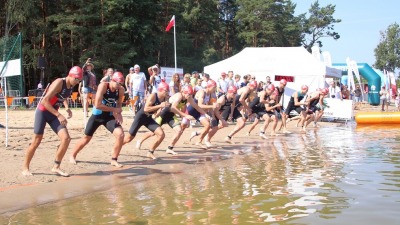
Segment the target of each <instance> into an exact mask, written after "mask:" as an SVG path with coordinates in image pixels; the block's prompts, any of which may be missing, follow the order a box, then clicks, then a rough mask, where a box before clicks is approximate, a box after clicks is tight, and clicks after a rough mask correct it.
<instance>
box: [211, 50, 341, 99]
mask: <svg viewBox="0 0 400 225" xmlns="http://www.w3.org/2000/svg"><path fill="white" fill-rule="evenodd" d="M230 70H232V71H233V72H234V74H240V75H241V76H242V77H243V76H244V75H246V74H251V75H254V76H255V77H256V80H257V81H263V82H265V78H266V76H270V77H271V81H272V82H273V83H274V84H275V85H278V82H279V80H280V79H281V78H286V80H288V81H289V82H288V83H287V86H286V91H285V98H284V102H283V104H284V105H285V106H286V105H287V103H288V100H289V98H290V96H291V95H292V93H293V92H294V91H295V90H300V87H301V85H303V84H306V85H308V86H309V87H310V89H309V90H310V91H314V90H316V89H317V88H322V87H324V86H325V78H332V77H336V78H340V77H341V76H342V71H341V70H338V69H334V68H331V67H328V66H326V65H325V64H324V63H323V62H321V61H319V60H317V59H316V58H315V57H314V56H312V55H311V54H310V53H309V52H308V51H307V50H306V49H305V48H303V47H269V48H268V47H267V48H262V47H259V48H245V49H243V50H242V51H241V52H239V53H238V54H236V55H234V56H232V57H230V58H227V59H225V60H222V61H220V62H217V63H214V64H211V65H208V66H206V67H204V73H208V74H210V77H211V78H212V79H214V80H218V78H219V76H220V74H221V72H228V71H230ZM290 81H292V82H290ZM286 99H287V100H286Z"/></svg>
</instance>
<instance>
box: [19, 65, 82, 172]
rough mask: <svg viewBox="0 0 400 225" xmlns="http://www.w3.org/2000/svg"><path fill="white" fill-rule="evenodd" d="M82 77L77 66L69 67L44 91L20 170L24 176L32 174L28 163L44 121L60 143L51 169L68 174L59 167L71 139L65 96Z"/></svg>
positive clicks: (68, 95)
mask: <svg viewBox="0 0 400 225" xmlns="http://www.w3.org/2000/svg"><path fill="white" fill-rule="evenodd" d="M82 78H83V73H82V69H81V68H80V67H79V66H74V67H72V68H71V69H70V71H69V73H68V76H67V77H65V78H58V79H56V80H55V81H53V83H52V84H51V85H50V86H49V88H48V90H47V91H46V93H45V95H44V97H43V99H42V100H41V102H40V103H39V105H38V108H37V110H36V112H35V122H34V128H33V131H34V136H33V139H32V143H31V144H30V146H29V147H28V149H27V151H26V155H25V161H24V167H23V171H22V174H23V175H24V176H31V175H32V173H31V172H30V168H29V165H30V163H31V160H32V158H33V155H34V154H35V151H36V149H37V148H38V147H39V145H40V143H41V141H42V139H43V134H44V128H45V127H46V123H48V124H49V125H50V127H51V129H52V130H53V131H54V132H55V133H56V134H57V135H58V137H59V138H60V145H59V146H58V149H57V152H56V157H55V160H54V166H53V168H52V169H51V171H52V172H54V173H56V174H58V175H61V176H69V174H68V173H66V172H64V171H62V170H61V168H60V164H61V161H62V159H63V157H64V155H65V152H66V151H67V148H68V145H69V143H70V141H71V137H70V136H69V133H68V130H67V123H68V121H67V119H69V118H71V117H72V111H71V110H70V109H69V107H68V102H67V98H69V97H70V96H71V93H72V89H73V87H74V86H75V85H77V84H78V83H79V82H81V81H82ZM61 105H64V107H65V108H66V112H67V113H68V116H67V118H66V117H64V115H63V114H61V113H60V112H59V111H58V109H59V108H60V106H61Z"/></svg>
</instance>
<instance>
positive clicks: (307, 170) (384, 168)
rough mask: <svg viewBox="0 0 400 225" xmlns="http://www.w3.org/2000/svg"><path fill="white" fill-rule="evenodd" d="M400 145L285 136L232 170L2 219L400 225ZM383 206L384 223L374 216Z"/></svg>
mask: <svg viewBox="0 0 400 225" xmlns="http://www.w3.org/2000/svg"><path fill="white" fill-rule="evenodd" d="M398 137H399V131H396V130H388V129H382V130H379V129H378V130H377V129H368V128H355V127H352V126H340V127H324V128H320V129H316V130H310V131H308V132H307V133H306V134H304V133H295V134H292V135H290V136H279V137H275V138H271V139H270V140H267V141H265V142H260V143H256V145H255V146H251V147H249V148H247V149H244V150H243V151H242V154H240V155H235V154H233V155H231V156H230V157H228V158H229V159H227V160H221V161H218V160H216V161H212V162H208V161H207V160H205V161H202V162H198V163H196V164H193V165H189V166H188V168H187V169H185V171H182V173H179V174H172V175H165V176H157V177H154V178H152V179H145V180H144V181H143V182H139V183H133V184H129V185H124V186H116V187H115V188H113V189H112V190H109V191H106V192H102V193H95V194H92V195H88V196H84V197H79V198H75V199H72V200H68V201H63V202H58V203H55V204H50V205H45V206H41V207H36V208H31V209H29V210H26V211H22V212H20V213H18V214H16V215H13V216H12V217H11V218H6V217H4V218H3V219H4V221H7V222H8V220H9V221H10V223H9V224H54V223H57V224H110V223H112V224H253V223H273V224H287V223H296V224H310V223H312V224H371V223H374V221H376V223H382V224H396V223H397V222H398V221H399V217H398V214H397V211H396V209H399V208H400V151H399V148H398V147H397V141H398ZM248 144H249V146H250V143H248ZM253 145H254V144H253ZM217 158H218V157H217ZM221 158H222V157H221ZM111 178H112V179H119V178H117V177H116V176H111ZM112 179H111V180H110V182H114V181H113V180H112ZM377 205H379V207H380V211H381V212H382V211H383V210H384V211H383V213H381V214H374V213H372V212H374V211H375V210H376V206H377ZM0 222H3V220H2V219H0Z"/></svg>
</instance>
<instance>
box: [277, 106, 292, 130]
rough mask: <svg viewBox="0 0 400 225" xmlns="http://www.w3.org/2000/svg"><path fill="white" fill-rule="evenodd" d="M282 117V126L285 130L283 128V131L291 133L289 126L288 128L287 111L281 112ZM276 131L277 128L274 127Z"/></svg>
mask: <svg viewBox="0 0 400 225" xmlns="http://www.w3.org/2000/svg"><path fill="white" fill-rule="evenodd" d="M281 117H282V125H281V128H282V127H283V130H282V132H283V133H285V134H289V133H290V132H289V131H288V130H287V128H286V113H285V112H283V111H282V112H281ZM279 130H280V128H279ZM274 132H275V129H274Z"/></svg>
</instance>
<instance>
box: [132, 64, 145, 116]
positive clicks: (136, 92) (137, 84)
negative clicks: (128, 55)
mask: <svg viewBox="0 0 400 225" xmlns="http://www.w3.org/2000/svg"><path fill="white" fill-rule="evenodd" d="M128 84H129V89H128V91H130V93H131V95H130V98H131V99H134V98H137V100H136V102H135V110H133V111H134V113H136V112H137V111H138V110H139V108H140V107H141V106H142V105H143V104H144V98H145V93H146V90H147V82H146V75H145V74H144V73H143V72H140V66H139V65H138V64H136V65H135V66H134V67H133V73H132V74H131V75H130V77H129V81H128ZM132 109H133V107H132Z"/></svg>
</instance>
